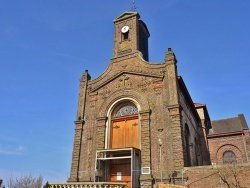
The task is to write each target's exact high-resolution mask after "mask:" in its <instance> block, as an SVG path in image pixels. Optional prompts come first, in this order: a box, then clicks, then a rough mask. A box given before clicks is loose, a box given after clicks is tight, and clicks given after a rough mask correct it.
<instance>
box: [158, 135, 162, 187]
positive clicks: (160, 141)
mask: <svg viewBox="0 0 250 188" xmlns="http://www.w3.org/2000/svg"><path fill="white" fill-rule="evenodd" d="M158 143H159V146H160V172H161V182H162V159H161V146H162V140H161V138H159V139H158Z"/></svg>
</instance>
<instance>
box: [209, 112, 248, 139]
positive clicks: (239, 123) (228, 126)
mask: <svg viewBox="0 0 250 188" xmlns="http://www.w3.org/2000/svg"><path fill="white" fill-rule="evenodd" d="M243 130H248V126H247V123H246V120H245V117H244V115H243V114H239V115H238V117H233V118H227V119H221V120H215V121H212V129H210V131H209V135H214V134H226V133H233V132H239V131H243Z"/></svg>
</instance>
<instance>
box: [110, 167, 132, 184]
mask: <svg viewBox="0 0 250 188" xmlns="http://www.w3.org/2000/svg"><path fill="white" fill-rule="evenodd" d="M110 181H111V182H121V183H127V187H128V188H131V163H127V164H111V166H110Z"/></svg>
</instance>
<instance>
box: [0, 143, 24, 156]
mask: <svg viewBox="0 0 250 188" xmlns="http://www.w3.org/2000/svg"><path fill="white" fill-rule="evenodd" d="M26 151H27V147H26V146H22V145H18V146H8V147H6V146H1V145H0V154H5V155H22V154H24V153H25V152H26Z"/></svg>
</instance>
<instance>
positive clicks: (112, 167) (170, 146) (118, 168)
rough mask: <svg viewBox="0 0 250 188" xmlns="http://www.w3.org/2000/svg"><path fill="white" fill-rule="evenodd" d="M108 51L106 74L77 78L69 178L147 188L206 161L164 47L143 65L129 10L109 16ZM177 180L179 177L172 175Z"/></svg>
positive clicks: (142, 45)
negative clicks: (111, 41) (111, 24)
mask: <svg viewBox="0 0 250 188" xmlns="http://www.w3.org/2000/svg"><path fill="white" fill-rule="evenodd" d="M114 28H115V32H114V54H113V57H112V58H111V60H110V63H109V66H108V68H107V69H106V71H105V72H104V73H103V74H101V75H100V76H99V77H97V78H95V79H93V80H92V79H91V76H90V74H89V73H88V71H85V73H84V74H83V75H82V78H81V81H80V93H79V102H78V112H77V120H76V121H75V139H74V149H73V157H72V166H71V173H70V178H69V179H68V181H69V182H71V181H73V182H74V181H80V182H81V181H82V182H84V181H100V182H116V181H118V182H128V184H129V187H139V186H141V187H143V186H149V187H152V185H153V184H154V182H155V181H156V182H157V181H162V179H163V178H164V179H166V177H169V174H173V172H179V170H181V169H183V168H184V167H185V166H198V165H208V164H210V160H209V157H208V156H209V151H208V148H207V147H206V146H207V143H206V140H205V139H204V138H205V136H204V134H206V133H207V130H208V128H209V124H202V123H201V120H200V117H199V114H198V113H197V111H196V108H195V106H194V104H193V101H192V98H191V97H190V95H189V93H188V90H187V88H186V86H185V83H184V81H183V79H182V78H181V77H180V76H178V74H177V59H176V56H175V54H174V52H173V51H172V49H171V48H168V50H167V52H166V54H165V61H164V62H162V63H158V64H155V63H150V62H148V56H149V55H148V38H149V36H150V33H149V30H148V28H147V26H146V24H145V23H144V22H143V21H142V20H141V19H140V15H139V14H138V13H137V12H125V13H123V14H122V15H120V16H119V17H117V18H116V19H115V20H114ZM176 176H177V177H181V176H182V174H179V173H178V174H177V175H176Z"/></svg>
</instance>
